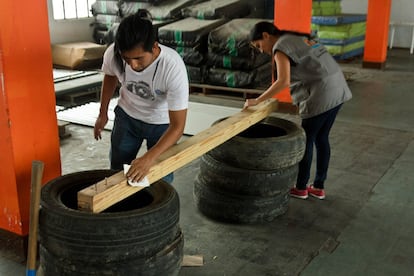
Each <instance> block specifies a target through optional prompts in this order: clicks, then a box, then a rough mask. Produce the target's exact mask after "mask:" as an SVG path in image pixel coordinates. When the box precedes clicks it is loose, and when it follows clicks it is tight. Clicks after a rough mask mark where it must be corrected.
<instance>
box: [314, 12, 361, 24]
mask: <svg viewBox="0 0 414 276" xmlns="http://www.w3.org/2000/svg"><path fill="white" fill-rule="evenodd" d="M366 20H367V15H366V14H341V15H330V16H312V23H313V24H318V25H340V24H351V23H356V22H363V21H366Z"/></svg>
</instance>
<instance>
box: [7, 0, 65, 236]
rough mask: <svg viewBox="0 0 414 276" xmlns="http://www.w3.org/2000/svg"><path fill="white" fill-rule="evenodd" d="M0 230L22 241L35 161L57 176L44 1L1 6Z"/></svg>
mask: <svg viewBox="0 0 414 276" xmlns="http://www.w3.org/2000/svg"><path fill="white" fill-rule="evenodd" d="M0 26H1V28H0V228H1V229H3V230H6V231H8V232H11V233H15V234H17V235H20V236H26V235H27V234H28V228H29V213H30V210H29V209H30V184H31V167H32V161H33V160H40V161H42V162H44V164H45V167H44V174H43V183H46V182H47V181H49V180H51V179H53V178H56V177H58V176H59V175H60V174H61V165H60V152H59V134H58V126H57V119H56V111H55V105H56V103H55V92H54V87H53V74H52V54H51V47H50V36H49V26H48V16H47V1H43V0H21V1H18V2H16V1H14V0H2V1H0Z"/></svg>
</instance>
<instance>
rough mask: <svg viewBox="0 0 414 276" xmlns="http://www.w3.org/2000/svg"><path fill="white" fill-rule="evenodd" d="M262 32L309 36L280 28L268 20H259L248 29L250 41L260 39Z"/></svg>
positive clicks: (278, 34)
mask: <svg viewBox="0 0 414 276" xmlns="http://www.w3.org/2000/svg"><path fill="white" fill-rule="evenodd" d="M263 33H268V34H270V35H274V36H278V37H279V36H282V35H284V34H293V35H300V36H307V37H309V34H306V33H300V32H292V31H285V30H280V29H279V28H277V27H276V26H275V25H274V24H273V23H270V22H268V21H261V22H258V23H256V24H255V25H254V26H253V29H252V30H251V31H250V35H249V40H250V41H256V40H260V39H262V38H263Z"/></svg>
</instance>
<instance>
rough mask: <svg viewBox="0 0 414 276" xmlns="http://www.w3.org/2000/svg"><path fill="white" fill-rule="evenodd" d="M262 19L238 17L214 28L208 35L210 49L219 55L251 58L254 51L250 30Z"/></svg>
mask: <svg viewBox="0 0 414 276" xmlns="http://www.w3.org/2000/svg"><path fill="white" fill-rule="evenodd" d="M260 21H264V19H259V18H238V19H233V20H231V21H229V22H227V23H226V24H223V25H222V26H220V27H218V28H216V29H214V30H213V31H211V32H210V34H209V36H208V47H209V51H210V52H213V53H215V54H219V55H228V56H238V57H247V58H250V57H251V55H252V51H253V50H252V47H251V46H250V41H249V34H250V30H251V29H252V28H253V26H254V25H255V24H256V23H257V22H260ZM268 21H269V22H272V21H270V20H268Z"/></svg>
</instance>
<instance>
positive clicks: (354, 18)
mask: <svg viewBox="0 0 414 276" xmlns="http://www.w3.org/2000/svg"><path fill="white" fill-rule="evenodd" d="M330 2H332V3H330ZM337 2H338V1H332V0H314V1H313V7H315V6H316V7H318V6H320V7H327V6H335V5H337ZM314 14H315V12H314ZM312 31H313V32H314V33H316V36H317V38H318V39H319V42H320V43H322V44H323V45H325V47H326V48H327V49H328V51H329V53H331V54H332V56H333V57H334V58H335V59H337V60H343V59H349V58H352V57H355V56H360V55H362V54H363V53H364V46H365V32H366V14H344V13H340V14H336V15H327V16H324V15H314V16H312Z"/></svg>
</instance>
